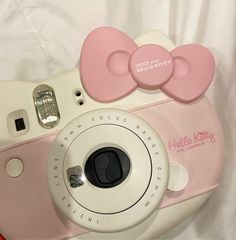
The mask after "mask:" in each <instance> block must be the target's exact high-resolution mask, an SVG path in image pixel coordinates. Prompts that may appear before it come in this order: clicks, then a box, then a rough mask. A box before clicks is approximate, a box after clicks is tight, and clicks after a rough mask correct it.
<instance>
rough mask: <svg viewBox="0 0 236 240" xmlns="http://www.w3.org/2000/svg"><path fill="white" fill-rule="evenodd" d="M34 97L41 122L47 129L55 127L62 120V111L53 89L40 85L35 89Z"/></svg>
mask: <svg viewBox="0 0 236 240" xmlns="http://www.w3.org/2000/svg"><path fill="white" fill-rule="evenodd" d="M33 99H34V106H35V109H36V113H37V117H38V121H39V124H40V125H41V126H42V127H43V128H46V129H51V128H53V127H55V126H56V125H57V124H58V123H59V121H60V113H59V110H58V106H57V100H56V96H55V93H54V91H53V89H52V88H51V87H49V86H48V85H45V84H42V85H39V86H38V87H36V88H35V89H34V92H33Z"/></svg>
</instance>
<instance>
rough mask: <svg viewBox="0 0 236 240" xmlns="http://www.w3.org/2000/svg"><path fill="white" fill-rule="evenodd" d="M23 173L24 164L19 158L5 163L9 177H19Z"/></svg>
mask: <svg viewBox="0 0 236 240" xmlns="http://www.w3.org/2000/svg"><path fill="white" fill-rule="evenodd" d="M23 171H24V164H23V162H22V161H21V160H20V159H19V158H12V159H10V160H9V161H8V162H7V165H6V172H7V175H8V176H9V177H12V178H16V177H19V176H20V175H21V174H22V173H23Z"/></svg>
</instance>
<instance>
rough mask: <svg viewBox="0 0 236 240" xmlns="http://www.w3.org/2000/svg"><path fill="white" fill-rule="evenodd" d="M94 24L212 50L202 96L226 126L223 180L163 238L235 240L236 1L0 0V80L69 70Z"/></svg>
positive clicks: (36, 78)
mask: <svg viewBox="0 0 236 240" xmlns="http://www.w3.org/2000/svg"><path fill="white" fill-rule="evenodd" d="M101 25H110V26H113V27H116V28H119V29H121V30H123V31H124V32H126V33H127V34H129V35H130V36H131V37H137V36H139V35H140V34H142V33H144V32H146V31H149V30H153V29H160V30H161V31H163V32H164V33H166V34H168V35H169V36H170V37H171V39H172V40H173V41H174V42H175V43H176V45H180V44H184V43H191V42H195V43H200V44H204V45H205V46H207V47H209V48H210V49H211V50H212V52H213V53H214V55H215V58H216V64H217V69H216V74H215V79H214V82H213V83H212V85H211V87H210V89H209V90H208V92H207V96H208V97H209V98H210V100H211V102H212V103H213V104H214V106H215V108H216V110H217V112H218V114H219V116H220V118H221V120H222V123H223V125H224V130H225V136H226V164H225V168H224V171H223V177H222V182H221V185H220V187H219V188H218V189H217V190H216V191H215V192H214V194H213V195H212V197H211V199H210V200H209V201H208V203H207V204H206V205H205V207H204V208H203V209H202V210H201V211H200V212H199V214H197V215H196V216H194V217H193V218H191V219H190V220H188V221H186V222H185V223H184V224H182V225H181V226H179V227H177V228H176V229H174V230H173V231H171V232H169V233H168V234H167V235H166V236H164V237H163V239H178V240H180V239H181V240H182V239H183V240H189V239H191V240H198V239H202V240H203V239H204V240H206V239H214V240H216V239H224V240H235V239H236V170H235V162H236V144H235V142H236V128H235V123H236V114H235V112H236V111H235V108H236V77H235V75H236V70H235V69H236V66H235V65H236V64H235V63H236V1H235V0H218V1H214V0H130V1H128V0H120V1H115V0H107V1H105V0H50V1H49V0H1V1H0V80H22V81H23V80H27V81H38V80H40V79H43V78H46V77H49V76H51V75H53V74H55V73H58V72H61V71H63V70H65V69H70V68H73V67H74V66H75V65H76V64H77V62H78V60H79V56H80V49H81V45H82V43H83V41H84V39H85V37H86V35H87V34H88V33H89V32H90V31H91V30H93V29H94V28H96V27H98V26H101ZM9 97H14V96H11V95H10V93H9ZM13 231H14V229H13Z"/></svg>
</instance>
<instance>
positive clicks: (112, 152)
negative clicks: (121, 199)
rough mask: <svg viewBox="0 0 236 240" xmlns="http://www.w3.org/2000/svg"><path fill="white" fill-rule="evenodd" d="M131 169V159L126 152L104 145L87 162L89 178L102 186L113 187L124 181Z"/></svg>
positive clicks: (86, 168) (86, 170) (86, 173)
mask: <svg viewBox="0 0 236 240" xmlns="http://www.w3.org/2000/svg"><path fill="white" fill-rule="evenodd" d="M129 171H130V160H129V158H128V156H127V154H126V153H125V152H123V151H122V150H120V149H118V148H114V147H104V148H100V149H98V150H96V151H95V152H93V153H92V154H91V155H90V156H89V158H88V160H87V162H86V164H85V175H86V177H87V179H88V180H89V181H90V183H92V184H93V185H95V186H96V187H100V188H112V187H115V186H117V185H119V184H120V183H122V182H123V181H124V180H125V179H126V177H127V176H128V174H129Z"/></svg>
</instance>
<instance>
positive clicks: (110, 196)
mask: <svg viewBox="0 0 236 240" xmlns="http://www.w3.org/2000/svg"><path fill="white" fill-rule="evenodd" d="M168 178H169V163H168V157H167V154H166V150H165V147H164V146H163V143H162V141H161V139H160V138H159V136H158V135H157V133H156V132H155V131H153V129H152V128H151V127H150V126H149V125H148V123H146V122H145V121H143V120H142V119H141V118H138V117H137V116H135V115H134V114H131V113H128V112H125V111H120V110H113V109H103V110H97V111H92V112H89V113H86V114H84V115H82V116H80V117H78V118H77V119H75V120H73V121H72V122H71V123H70V124H68V125H67V126H66V128H65V129H64V130H63V131H62V132H61V133H60V134H59V136H58V137H57V138H56V140H55V142H54V145H53V147H52V151H51V153H50V157H49V161H48V179H49V186H50V191H51V195H52V199H53V201H54V203H55V205H56V206H57V208H59V210H61V211H62V212H63V213H64V214H65V215H66V216H67V217H68V218H69V219H71V220H72V221H73V222H75V223H77V224H78V225H80V226H82V227H85V228H88V229H91V230H93V231H102V232H115V231H121V230H124V229H127V228H130V227H132V226H134V225H136V224H137V223H139V222H142V221H143V220H144V219H146V218H147V217H148V216H149V215H150V214H151V213H153V211H155V209H157V207H158V205H159V204H160V202H161V199H162V198H163V196H164V193H165V191H166V188H167V183H168ZM61 196H62V197H61ZM62 198H63V199H64V200H62ZM81 214H82V216H83V217H81Z"/></svg>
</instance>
